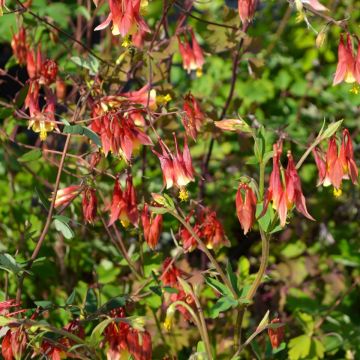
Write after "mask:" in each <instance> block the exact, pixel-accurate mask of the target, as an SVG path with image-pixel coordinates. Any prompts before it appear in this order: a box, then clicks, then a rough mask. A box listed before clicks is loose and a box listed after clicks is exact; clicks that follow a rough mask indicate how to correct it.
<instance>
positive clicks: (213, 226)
mask: <svg viewBox="0 0 360 360" xmlns="http://www.w3.org/2000/svg"><path fill="white" fill-rule="evenodd" d="M192 215H193V214H192V213H191V214H190V215H189V216H187V218H186V221H187V223H189V224H190V218H191V217H192ZM195 218H196V220H195V224H194V225H192V228H193V231H194V233H195V234H196V235H197V236H198V237H199V238H200V239H202V240H203V241H204V243H205V245H206V246H207V248H208V249H218V248H219V247H221V246H229V245H230V243H229V240H228V238H227V237H226V234H225V231H224V228H223V226H222V224H221V222H220V221H219V220H218V218H217V216H216V212H215V211H213V210H211V209H209V208H207V207H203V206H199V208H198V209H197V211H196V216H195ZM179 236H180V239H181V242H182V245H183V247H184V250H185V251H193V250H194V249H196V248H198V245H199V244H198V242H197V240H196V238H195V237H194V236H193V234H191V233H190V232H189V230H188V229H187V228H186V227H181V229H180V233H179Z"/></svg>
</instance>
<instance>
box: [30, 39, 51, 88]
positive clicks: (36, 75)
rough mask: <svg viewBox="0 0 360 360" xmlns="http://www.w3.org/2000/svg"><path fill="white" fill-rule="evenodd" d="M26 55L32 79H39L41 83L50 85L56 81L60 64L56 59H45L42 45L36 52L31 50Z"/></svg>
mask: <svg viewBox="0 0 360 360" xmlns="http://www.w3.org/2000/svg"><path fill="white" fill-rule="evenodd" d="M26 55H27V56H26V68H27V72H28V75H29V78H30V79H31V80H37V81H38V82H39V84H43V85H50V84H52V83H54V82H55V80H56V76H57V73H58V66H57V64H56V62H55V61H54V60H51V59H47V60H43V55H42V53H41V48H40V46H38V48H37V51H36V52H35V51H34V50H29V51H27V54H26Z"/></svg>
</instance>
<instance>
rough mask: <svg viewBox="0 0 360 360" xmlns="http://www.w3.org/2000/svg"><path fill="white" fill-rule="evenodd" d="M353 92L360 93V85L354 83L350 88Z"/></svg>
mask: <svg viewBox="0 0 360 360" xmlns="http://www.w3.org/2000/svg"><path fill="white" fill-rule="evenodd" d="M350 92H351V93H352V94H355V95H358V94H359V93H360V86H359V85H358V84H357V83H354V84H353V86H352V88H351V89H350Z"/></svg>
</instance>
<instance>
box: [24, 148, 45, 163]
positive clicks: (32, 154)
mask: <svg viewBox="0 0 360 360" xmlns="http://www.w3.org/2000/svg"><path fill="white" fill-rule="evenodd" d="M41 156H42V152H41V150H40V149H34V150H30V151H29V152H27V153H25V154H23V155H22V156H20V157H19V158H18V161H19V162H22V163H25V162H30V161H35V160H38V159H40V158H41Z"/></svg>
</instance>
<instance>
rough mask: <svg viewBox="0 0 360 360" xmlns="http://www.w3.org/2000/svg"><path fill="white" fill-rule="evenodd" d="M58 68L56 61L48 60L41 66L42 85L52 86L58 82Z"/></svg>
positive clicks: (40, 81) (40, 80)
mask: <svg viewBox="0 0 360 360" xmlns="http://www.w3.org/2000/svg"><path fill="white" fill-rule="evenodd" d="M57 73H58V66H57V64H56V62H55V61H54V60H51V59H47V60H45V61H44V62H43V63H42V64H41V68H40V79H39V83H40V84H45V85H50V84H52V83H53V82H55V80H56V75H57Z"/></svg>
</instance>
